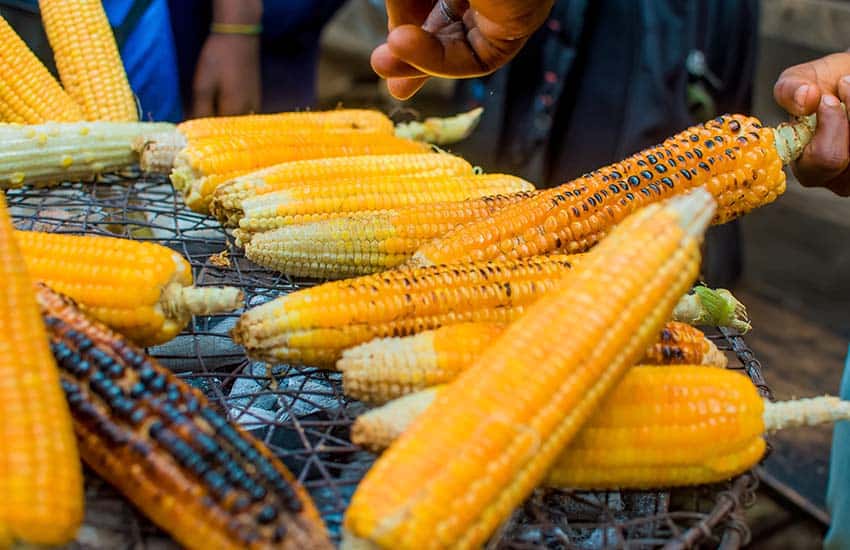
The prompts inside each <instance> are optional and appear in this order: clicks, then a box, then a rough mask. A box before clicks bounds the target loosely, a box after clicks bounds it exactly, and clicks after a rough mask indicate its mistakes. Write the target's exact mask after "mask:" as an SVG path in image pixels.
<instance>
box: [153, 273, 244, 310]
mask: <svg viewBox="0 0 850 550" xmlns="http://www.w3.org/2000/svg"><path fill="white" fill-rule="evenodd" d="M243 300H244V296H243V295H242V291H241V290H240V289H238V288H236V287H230V286H225V287H212V286H184V285H182V284H180V283H177V282H174V283H171V284H169V285H168V286H166V287H165V289H164V290H163V291H162V298H161V299H160V304H161V305H162V309H163V310H164V311H165V312H166V314H167V315H168V316H169V317H174V318H177V319H181V318H184V317H187V316H192V315H216V314H219V313H226V312H230V311H235V310H237V309H239V308H241V307H242V304H243Z"/></svg>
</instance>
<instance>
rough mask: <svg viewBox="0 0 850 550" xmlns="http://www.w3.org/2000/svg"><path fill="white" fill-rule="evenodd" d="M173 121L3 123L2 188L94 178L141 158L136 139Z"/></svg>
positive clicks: (0, 131)
mask: <svg viewBox="0 0 850 550" xmlns="http://www.w3.org/2000/svg"><path fill="white" fill-rule="evenodd" d="M169 127H171V124H166V123H145V122H132V123H128V122H123V123H121V122H80V123H58V122H54V123H47V124H38V125H31V126H23V125H17V124H8V125H0V189H9V188H11V187H20V186H22V185H24V184H37V185H48V184H52V183H58V182H62V181H81V180H89V179H93V178H94V177H95V176H97V175H98V174H101V173H103V172H110V171H115V170H119V169H121V168H126V167H127V166H130V165H133V164H135V163H136V161H137V158H136V154H135V153H134V152H133V149H132V147H131V144H132V142H133V139H134V138H135V137H136V136H138V135H139V134H142V133H144V132H146V131H149V130H150V129H152V128H162V129H165V128H169Z"/></svg>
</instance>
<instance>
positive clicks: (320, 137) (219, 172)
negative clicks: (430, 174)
mask: <svg viewBox="0 0 850 550" xmlns="http://www.w3.org/2000/svg"><path fill="white" fill-rule="evenodd" d="M428 150H429V146H428V145H426V144H424V143H419V142H416V141H410V140H407V139H401V138H397V137H395V136H386V135H382V134H375V133H363V132H357V131H335V132H322V131H319V130H314V131H311V130H304V131H293V132H287V133H285V134H246V135H243V136H238V137H223V138H219V137H213V138H204V139H199V140H194V141H192V142H190V143H189V145H188V146H186V147H185V148H184V149H182V150H181V151H180V153H178V155H177V157H176V159H175V161H174V169H173V170H172V171H171V181H172V183H173V184H174V187H175V188H176V189H177V190H179V191H180V192H182V193H183V197H184V201H185V202H186V205H187V206H188V207H189V208H191V209H192V210H195V211H197V212H201V213H207V212H208V207H209V202H210V200H211V199H212V194H213V192H214V191H215V189H216V187H218V186H219V185H220V184H222V183H224V182H226V181H228V180H231V179H233V178H235V177H238V176H242V175H244V174H247V173H249V172H252V171H254V170H257V169H259V168H264V167H267V166H271V165H273V164H279V163H281V162H288V161H296V160H309V159H317V158H327V157H346V156H360V155H387V154H401V153H425V152H427V151H428Z"/></svg>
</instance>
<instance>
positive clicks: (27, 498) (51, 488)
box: [0, 193, 83, 547]
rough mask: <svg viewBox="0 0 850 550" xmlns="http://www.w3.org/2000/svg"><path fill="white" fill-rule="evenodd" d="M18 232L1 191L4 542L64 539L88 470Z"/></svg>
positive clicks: (0, 487) (78, 519) (0, 531)
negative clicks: (81, 459)
mask: <svg viewBox="0 0 850 550" xmlns="http://www.w3.org/2000/svg"><path fill="white" fill-rule="evenodd" d="M13 235H14V233H13V231H12V222H11V220H10V219H9V213H8V211H7V209H6V199H5V196H4V195H3V194H2V193H0V277H2V281H3V292H0V327H2V330H0V438H2V441H3V444H2V446H0V542H3V539H6V542H7V543H9V542H10V539H11V540H15V539H17V540H20V541H24V542H27V543H31V544H50V545H59V544H65V543H68V542H70V541H71V539H73V537H74V534H75V533H76V532H77V528H78V527H79V526H80V524H81V523H82V519H83V478H82V471H81V469H80V463H79V457H78V455H77V447H76V445H75V444H74V432H73V430H72V428H71V416H70V413H69V411H68V404H67V403H66V402H65V398H64V396H63V395H62V389H61V387H60V385H59V371H58V370H57V368H56V363H54V361H53V357H51V355H50V348H49V347H48V341H47V334H46V333H45V330H44V324H43V323H42V322H41V318H40V317H39V315H38V307H37V306H36V303H35V297H34V296H33V288H32V283H31V282H30V278H29V276H28V274H27V272H26V267H25V265H24V261H23V259H22V258H21V254H20V251H19V250H18V245H17V243H16V242H15V238H14V236H13ZM4 547H5V546H4Z"/></svg>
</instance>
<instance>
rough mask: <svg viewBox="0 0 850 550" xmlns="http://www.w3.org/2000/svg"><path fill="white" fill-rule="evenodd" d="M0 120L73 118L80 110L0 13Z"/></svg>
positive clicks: (22, 121) (80, 116)
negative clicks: (0, 72) (0, 77)
mask: <svg viewBox="0 0 850 550" xmlns="http://www.w3.org/2000/svg"><path fill="white" fill-rule="evenodd" d="M0 71H2V74H3V75H5V76H4V77H3V78H2V82H0V121H3V122H16V123H20V124H41V123H43V122H73V121H76V120H82V119H83V113H82V111H80V108H79V106H78V105H77V104H76V103H74V100H73V99H71V96H69V95H68V94H67V93H65V90H63V89H62V87H61V86H60V85H59V83H58V82H57V81H56V79H55V78H53V75H51V74H50V73H49V72H48V71H47V67H45V66H44V65H43V64H42V63H41V61H39V59H38V58H37V57H36V56H35V54H33V53H32V51H30V49H29V48H28V47H27V45H26V44H25V43H24V41H23V40H21V37H20V36H18V34H17V33H16V32H15V31H14V30H13V29H12V27H10V26H9V23H7V22H6V20H5V19H4V18H3V17H2V16H0Z"/></svg>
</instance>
